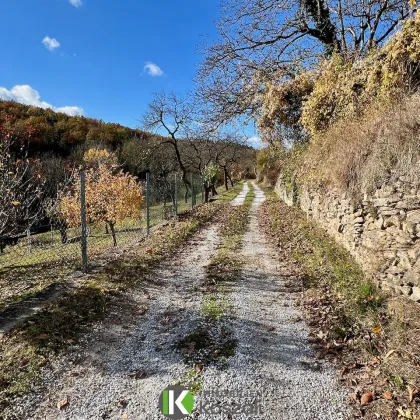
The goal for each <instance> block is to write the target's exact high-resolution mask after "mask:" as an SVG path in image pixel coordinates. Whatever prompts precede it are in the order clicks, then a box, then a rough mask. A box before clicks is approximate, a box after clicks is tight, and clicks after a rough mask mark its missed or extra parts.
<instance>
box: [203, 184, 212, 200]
mask: <svg viewBox="0 0 420 420" xmlns="http://www.w3.org/2000/svg"><path fill="white" fill-rule="evenodd" d="M210 191H211V187H208V186H207V185H204V202H205V203H208V202H209V196H210Z"/></svg>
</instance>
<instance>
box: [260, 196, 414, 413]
mask: <svg viewBox="0 0 420 420" xmlns="http://www.w3.org/2000/svg"><path fill="white" fill-rule="evenodd" d="M260 226H261V228H262V229H263V230H264V231H265V233H266V234H267V236H268V237H269V238H271V240H272V242H273V244H274V245H275V247H276V248H277V250H278V253H279V256H280V258H281V259H282V261H288V262H289V270H290V275H291V280H290V284H289V288H290V290H292V291H295V292H302V293H296V295H295V296H296V301H297V303H298V304H300V305H302V309H303V310H304V312H305V316H306V320H307V322H308V323H309V325H310V327H311V331H312V338H313V341H314V343H315V345H316V346H317V348H318V356H319V357H328V358H334V359H335V360H336V362H337V364H338V368H339V369H340V374H341V379H342V381H343V382H344V383H345V385H346V386H347V387H349V389H351V398H352V400H353V403H354V404H355V405H356V406H357V407H358V409H359V410H360V415H361V416H363V418H368V419H376V418H385V419H392V418H397V417H399V418H401V419H417V418H419V416H420V411H419V408H418V402H419V388H418V386H419V383H420V369H419V366H420V357H419V355H420V342H419V340H418V336H419V333H420V308H419V307H418V305H417V304H416V303H414V302H411V301H409V300H407V299H405V298H403V297H390V296H388V295H386V294H384V293H383V292H381V291H380V290H378V289H377V287H376V286H375V283H374V282H373V281H372V280H371V279H368V278H366V277H365V276H364V275H363V273H362V271H361V269H360V268H359V267H358V265H357V264H356V263H355V262H354V260H353V259H352V257H351V256H350V255H349V253H348V252H347V251H346V250H344V249H343V248H341V247H340V246H339V245H337V243H335V241H334V240H333V239H331V238H330V237H329V236H328V235H327V234H326V233H325V232H324V231H323V230H321V229H320V228H318V227H317V226H316V225H315V223H313V222H311V221H309V220H308V219H307V217H306V215H305V214H304V213H303V212H302V211H301V210H299V209H298V208H296V207H288V206H287V205H286V204H284V203H283V202H281V201H280V200H279V199H278V198H276V197H275V196H274V195H273V194H271V197H270V199H269V200H268V201H267V202H266V203H264V204H263V206H262V208H261V213H260ZM378 416H379V417H378Z"/></svg>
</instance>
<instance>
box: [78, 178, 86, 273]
mask: <svg viewBox="0 0 420 420" xmlns="http://www.w3.org/2000/svg"><path fill="white" fill-rule="evenodd" d="M80 219H81V220H80V221H81V225H82V238H81V239H82V240H81V242H80V243H81V247H82V270H83V271H84V272H86V271H87V265H88V257H87V229H86V176H85V171H81V172H80Z"/></svg>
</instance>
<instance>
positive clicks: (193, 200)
mask: <svg viewBox="0 0 420 420" xmlns="http://www.w3.org/2000/svg"><path fill="white" fill-rule="evenodd" d="M194 206H195V196H194V177H193V174H191V209H193V208H194Z"/></svg>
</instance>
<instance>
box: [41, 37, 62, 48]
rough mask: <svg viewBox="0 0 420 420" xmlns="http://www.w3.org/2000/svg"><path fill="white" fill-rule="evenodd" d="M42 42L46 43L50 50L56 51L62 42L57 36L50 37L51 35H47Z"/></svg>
mask: <svg viewBox="0 0 420 420" xmlns="http://www.w3.org/2000/svg"><path fill="white" fill-rule="evenodd" d="M42 43H43V44H44V45H45V48H47V49H48V50H50V51H54V50H55V49H56V48H58V47H59V46H60V43H59V42H58V41H57V40H56V39H55V38H50V37H49V36H46V37H45V38H44V39H43V40H42Z"/></svg>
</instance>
